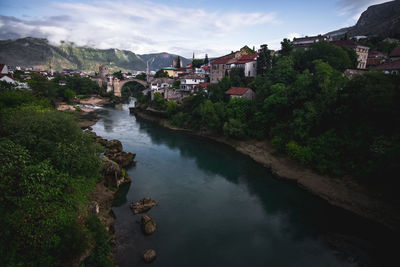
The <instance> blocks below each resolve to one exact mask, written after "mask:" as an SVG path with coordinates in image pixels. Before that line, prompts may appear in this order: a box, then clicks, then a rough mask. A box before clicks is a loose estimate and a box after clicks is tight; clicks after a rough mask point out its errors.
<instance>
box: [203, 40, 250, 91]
mask: <svg viewBox="0 0 400 267" xmlns="http://www.w3.org/2000/svg"><path fill="white" fill-rule="evenodd" d="M249 54H250V53H249V50H248V48H247V49H246V47H242V48H241V49H240V50H239V51H236V52H232V53H230V54H228V55H225V56H222V57H219V58H216V59H214V60H212V61H211V62H210V66H211V70H210V81H211V83H217V82H218V81H220V80H221V79H222V78H224V77H225V76H226V75H228V73H229V69H230V66H231V64H232V63H234V62H238V61H239V60H240V59H241V58H242V57H243V56H245V55H249ZM252 55H253V54H252ZM246 60H248V59H245V58H244V59H243V63H240V64H246V63H247V62H245V61H246Z"/></svg>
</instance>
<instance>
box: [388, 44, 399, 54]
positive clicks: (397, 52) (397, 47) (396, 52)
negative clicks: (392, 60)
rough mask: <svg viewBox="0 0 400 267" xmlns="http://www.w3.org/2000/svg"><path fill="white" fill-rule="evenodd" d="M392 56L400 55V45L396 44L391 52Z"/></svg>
mask: <svg viewBox="0 0 400 267" xmlns="http://www.w3.org/2000/svg"><path fill="white" fill-rule="evenodd" d="M390 57H400V45H399V46H396V47H395V48H394V49H393V51H392V52H391V53H390Z"/></svg>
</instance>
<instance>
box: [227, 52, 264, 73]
mask: <svg viewBox="0 0 400 267" xmlns="http://www.w3.org/2000/svg"><path fill="white" fill-rule="evenodd" d="M257 57H258V54H249V55H244V56H241V57H240V58H239V59H238V60H235V61H233V62H230V63H229V64H227V66H226V68H227V69H228V70H230V69H233V68H242V69H243V70H244V75H245V76H246V77H256V76H257Z"/></svg>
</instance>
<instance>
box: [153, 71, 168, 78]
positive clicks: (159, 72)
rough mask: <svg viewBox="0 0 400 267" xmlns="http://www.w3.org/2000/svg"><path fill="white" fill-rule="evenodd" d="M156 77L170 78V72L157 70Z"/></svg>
mask: <svg viewBox="0 0 400 267" xmlns="http://www.w3.org/2000/svg"><path fill="white" fill-rule="evenodd" d="M154 78H169V76H168V72H166V71H164V70H159V71H157V72H156V74H155V75H154Z"/></svg>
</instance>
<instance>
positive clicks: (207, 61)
mask: <svg viewBox="0 0 400 267" xmlns="http://www.w3.org/2000/svg"><path fill="white" fill-rule="evenodd" d="M209 62H210V61H209V60H208V55H207V54H206V57H205V58H204V64H205V65H207V64H208V63H209Z"/></svg>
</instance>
